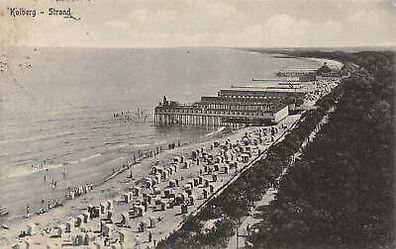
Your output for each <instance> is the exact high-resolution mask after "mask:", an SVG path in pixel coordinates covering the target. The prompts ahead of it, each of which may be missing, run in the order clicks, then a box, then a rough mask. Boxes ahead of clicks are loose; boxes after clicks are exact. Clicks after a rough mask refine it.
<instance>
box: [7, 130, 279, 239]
mask: <svg viewBox="0 0 396 249" xmlns="http://www.w3.org/2000/svg"><path fill="white" fill-rule="evenodd" d="M252 129H257V127H247V128H242V129H238V130H235V131H233V132H228V133H227V134H226V135H223V136H221V137H220V138H219V137H216V136H214V137H213V136H212V137H210V138H208V139H207V140H205V141H202V142H197V143H192V144H187V145H185V146H181V147H178V148H176V149H174V150H166V151H163V152H162V153H160V154H159V155H157V156H155V157H152V158H146V159H143V160H142V161H141V162H140V163H138V164H136V165H135V166H133V169H134V171H136V172H134V177H135V178H134V179H136V178H139V179H140V180H141V179H144V178H145V177H148V176H149V171H150V168H152V167H153V165H154V164H155V163H156V162H158V161H159V162H160V163H161V164H166V163H167V162H169V161H171V160H172V158H174V156H176V155H182V154H184V155H185V156H188V155H189V151H193V150H196V149H197V148H200V147H205V148H210V144H213V142H214V141H217V140H219V139H220V140H226V139H233V140H235V141H236V140H238V139H237V138H240V137H241V136H242V135H243V133H244V132H245V131H249V130H252ZM270 144H272V143H270ZM270 144H266V146H269V145H270ZM126 169H127V168H126ZM193 171H195V173H194V172H190V171H189V170H184V171H183V173H181V174H182V175H184V176H182V178H185V179H187V178H188V177H189V176H191V174H197V173H198V172H197V170H196V169H195V170H193ZM135 174H136V176H135ZM219 177H220V176H219ZM221 177H223V176H221ZM223 180H225V179H222V180H221V182H219V183H218V186H216V187H215V188H216V191H217V190H218V188H221V187H223V186H224V184H225V183H224V182H223ZM138 182H139V181H136V182H135V184H134V185H136V184H137V183H138ZM125 183H127V184H130V183H131V179H129V180H128V170H125V169H124V170H121V171H120V172H117V173H115V174H114V176H112V177H111V178H110V179H108V181H105V182H104V183H103V184H101V185H99V186H97V187H96V188H94V189H93V190H92V192H88V193H87V194H86V195H84V196H82V197H79V198H77V199H74V200H71V201H66V202H65V203H64V205H63V206H61V207H58V208H56V209H53V210H51V211H49V212H47V213H45V214H43V215H39V216H33V217H31V218H30V219H29V223H32V222H33V223H35V224H37V225H36V227H37V229H40V230H42V229H44V228H48V227H55V226H58V225H60V223H61V222H60V220H68V219H69V218H70V217H73V216H77V215H78V214H79V213H80V210H83V209H85V208H86V206H87V203H93V204H94V203H95V205H98V204H99V203H100V201H103V200H104V199H108V198H111V199H113V200H115V199H117V197H118V196H119V195H120V193H122V192H123V191H126V189H125V185H127V184H125ZM123 186H124V187H123ZM216 191H214V193H216ZM197 202H198V201H197ZM197 207H198V206H197ZM124 211H125V210H124ZM164 216H165V215H164ZM176 217H177V216H176ZM169 218H170V220H166V219H169ZM176 219H177V220H179V221H182V220H183V218H182V217H181V216H180V217H177V218H176ZM165 222H166V223H167V225H166V226H165V227H163V228H162V229H165V230H167V231H168V228H169V227H172V226H173V229H172V230H169V231H168V232H167V233H165V234H164V233H161V234H154V233H153V236H154V237H156V238H157V237H158V238H159V239H163V238H164V237H163V236H164V235H166V234H170V232H172V231H173V230H174V229H176V227H175V225H177V224H179V223H180V222H176V220H175V217H173V218H172V215H171V216H169V217H165ZM169 222H171V223H169ZM26 223H27V221H26V220H18V221H17V222H16V223H14V224H13V225H12V226H11V227H10V229H9V230H5V229H1V230H0V239H1V240H3V241H7V243H6V244H7V245H11V244H12V243H16V242H17V241H18V239H17V237H18V233H19V232H20V231H21V230H23V229H24V226H26ZM171 224H172V225H171ZM12 238H13V239H12ZM32 238H36V236H34V237H32ZM159 239H158V240H159ZM40 240H42V238H40ZM158 240H157V241H158Z"/></svg>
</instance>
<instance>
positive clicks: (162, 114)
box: [154, 88, 306, 127]
mask: <svg viewBox="0 0 396 249" xmlns="http://www.w3.org/2000/svg"><path fill="white" fill-rule="evenodd" d="M305 94H306V92H305V91H303V90H299V89H284V88H276V89H259V88H249V89H247V88H232V89H226V90H220V91H219V92H218V95H217V96H215V97H208V96H203V97H201V101H199V102H197V103H194V104H192V105H182V104H179V103H177V102H175V101H168V100H167V99H166V97H164V98H163V101H162V102H160V103H159V105H158V106H157V107H155V109H154V124H155V126H212V127H218V126H249V125H269V124H277V123H278V122H279V121H281V120H282V119H284V118H285V117H286V116H288V114H289V110H292V109H294V108H295V106H296V103H302V100H303V98H304V96H305Z"/></svg>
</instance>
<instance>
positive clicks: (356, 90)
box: [249, 52, 396, 248]
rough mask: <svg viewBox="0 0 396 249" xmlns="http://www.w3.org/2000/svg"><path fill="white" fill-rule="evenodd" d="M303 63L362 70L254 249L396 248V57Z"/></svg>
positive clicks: (346, 86)
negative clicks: (345, 65)
mask: <svg viewBox="0 0 396 249" xmlns="http://www.w3.org/2000/svg"><path fill="white" fill-rule="evenodd" d="M296 55H298V56H307V57H324V58H331V59H337V60H339V61H343V62H344V63H347V62H348V63H349V62H353V63H354V64H356V65H358V66H359V69H358V70H355V71H354V72H353V73H352V75H351V77H350V78H348V79H345V80H344V81H343V83H342V84H341V85H340V86H339V87H338V89H337V91H339V92H340V94H341V95H342V98H341V99H340V101H339V102H338V108H337V111H336V112H335V113H334V114H333V115H332V116H331V120H330V122H329V123H328V124H327V125H326V126H325V127H324V128H323V129H322V130H321V132H320V133H319V134H318V136H317V137H316V139H315V141H314V143H312V144H310V145H309V146H308V147H307V148H306V150H305V151H304V153H303V156H302V157H301V159H300V160H298V161H297V162H296V165H295V166H294V167H293V168H292V169H291V170H290V171H289V173H288V174H287V176H286V177H285V178H284V180H283V181H282V183H281V187H280V189H279V191H278V194H277V196H276V200H275V201H274V202H272V203H271V204H270V205H269V207H267V208H266V209H265V210H263V212H262V217H261V218H262V221H261V222H260V223H259V224H257V225H255V226H254V229H253V231H254V232H253V234H252V235H251V236H250V238H249V240H250V242H251V243H252V244H253V248H394V247H395V242H394V241H395V230H394V229H395V227H394V225H395V221H396V220H395V217H396V213H395V206H394V193H395V192H394V183H395V182H394V178H395V175H394V151H395V146H394V139H395V136H394V129H395V123H394V82H395V78H394V76H395V64H394V54H393V53H391V52H360V53H343V52H335V53H328V52H297V53H296ZM322 105H323V103H322Z"/></svg>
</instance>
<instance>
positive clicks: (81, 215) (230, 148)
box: [0, 82, 336, 248]
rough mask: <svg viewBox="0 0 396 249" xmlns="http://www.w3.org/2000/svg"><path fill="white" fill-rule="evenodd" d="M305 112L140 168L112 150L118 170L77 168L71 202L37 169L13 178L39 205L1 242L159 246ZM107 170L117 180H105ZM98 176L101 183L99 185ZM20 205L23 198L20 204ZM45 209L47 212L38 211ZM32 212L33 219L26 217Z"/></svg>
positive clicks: (180, 149)
mask: <svg viewBox="0 0 396 249" xmlns="http://www.w3.org/2000/svg"><path fill="white" fill-rule="evenodd" d="M335 85H336V84H335V83H333V82H321V83H320V84H317V85H316V87H320V88H321V91H322V94H326V93H328V92H330V90H331V88H332V87H334V86H335ZM314 87H315V86H314ZM318 98H319V96H310V95H307V97H306V101H305V103H306V105H313V104H314V103H315V102H316V100H317V99H318ZM299 117H300V115H292V116H288V117H287V118H285V119H283V120H282V121H281V122H279V123H278V124H277V125H276V126H267V127H246V128H242V129H237V130H234V131H232V132H229V133H227V134H225V133H222V132H219V133H216V132H215V133H213V134H210V136H207V137H206V140H205V141H202V142H197V143H191V144H188V143H186V144H181V145H180V146H178V145H177V144H176V147H175V149H170V150H162V151H159V150H153V151H152V152H151V154H150V156H148V155H149V154H147V156H148V157H147V158H144V159H138V160H136V161H137V162H136V164H133V165H131V164H129V165H127V164H122V160H123V159H124V158H119V157H116V156H115V157H114V155H113V158H108V159H111V162H112V163H113V164H112V166H113V167H112V168H109V169H103V170H101V171H98V172H97V175H98V178H97V179H95V177H94V178H92V177H91V178H89V179H86V178H84V171H83V170H80V171H78V175H76V176H73V177H76V178H78V177H81V180H82V182H86V185H83V186H80V187H79V188H71V190H70V191H69V193H71V192H73V194H68V197H67V198H66V199H69V200H67V201H64V200H65V187H66V186H62V181H60V184H59V185H58V186H56V188H53V185H52V187H50V186H49V184H48V183H47V182H44V183H43V178H42V177H43V175H42V174H41V175H40V174H37V179H35V182H34V184H32V185H31V186H28V187H27V186H26V184H24V183H23V182H20V183H14V185H15V184H20V187H21V188H26V189H28V190H29V191H26V196H21V197H20V198H21V200H20V201H24V202H28V201H29V200H32V201H35V203H38V205H37V204H36V205H29V209H26V210H25V212H24V211H23V210H21V211H20V213H21V215H19V216H14V217H8V220H3V223H4V224H5V225H6V226H5V227H3V228H2V229H1V230H0V245H1V247H2V248H3V247H4V248H60V247H62V248H102V247H106V246H107V247H110V246H111V248H154V247H155V245H156V244H157V243H158V241H160V240H162V239H165V238H166V237H167V236H169V234H171V233H172V231H174V230H176V229H178V227H179V226H180V225H181V224H182V222H183V220H184V219H185V217H187V216H188V215H190V214H192V213H196V212H197V209H199V208H200V207H202V206H203V205H205V203H206V202H207V200H208V199H210V198H211V197H212V196H214V195H218V194H219V193H220V192H221V189H223V187H224V186H225V185H227V184H229V183H230V182H232V181H234V180H235V179H236V178H237V177H238V176H239V175H240V172H241V171H243V169H246V168H247V167H249V166H250V165H251V164H252V162H253V161H255V160H257V159H258V158H260V156H261V155H262V154H263V153H264V152H265V150H266V149H268V148H269V147H270V146H271V145H272V144H273V143H276V142H277V141H280V140H282V138H283V136H284V135H285V134H286V133H287V132H289V130H290V129H291V128H292V127H293V125H294V124H295V123H296V122H297V121H298V119H299ZM157 152H158V153H157ZM108 156H109V157H111V155H108ZM101 159H103V158H101V157H98V158H92V159H91V160H89V163H98V164H100V160H101ZM87 163H88V162H87ZM91 175H92V174H91ZM103 175H108V176H110V177H108V179H107V180H106V181H105V182H103ZM98 179H101V180H102V184H98ZM47 181H48V179H47ZM65 182H66V181H65ZM91 183H93V184H92V185H91ZM63 184H65V183H63ZM13 187H15V186H13ZM219 190H220V191H219ZM43 191H44V192H45V191H47V192H46V193H47V198H48V199H51V200H52V199H56V200H59V203H61V205H60V206H58V207H56V208H51V209H48V208H46V207H45V206H46V204H48V203H47V202H48V201H45V200H44V201H43V202H42V203H40V201H38V202H37V195H38V194H40V193H42V192H43ZM9 194H10V195H12V193H9ZM36 194H37V195H36ZM10 198H11V197H10ZM13 198H14V197H13ZM21 204H22V203H18V202H16V203H15V206H16V207H17V206H19V207H20V206H21ZM40 209H41V210H42V211H43V212H44V213H43V214H40V215H37V214H36V213H37V212H38V211H40ZM24 213H25V215H23V214H24ZM27 213H29V216H30V217H29V218H26V217H25V216H26V214H27Z"/></svg>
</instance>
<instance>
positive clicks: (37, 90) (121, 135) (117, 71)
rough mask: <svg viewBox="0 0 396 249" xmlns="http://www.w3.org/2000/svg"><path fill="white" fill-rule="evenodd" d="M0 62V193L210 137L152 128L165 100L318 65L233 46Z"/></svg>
mask: <svg viewBox="0 0 396 249" xmlns="http://www.w3.org/2000/svg"><path fill="white" fill-rule="evenodd" d="M0 56H1V57H0V60H1V61H0V62H1V72H0V186H1V184H3V183H5V182H7V179H8V180H9V179H18V178H20V177H23V179H26V177H29V175H34V174H36V173H34V172H35V171H37V170H40V169H44V168H51V167H54V168H56V167H62V168H67V170H73V168H82V167H97V165H96V164H89V163H87V162H88V161H90V160H97V161H98V162H100V164H104V165H105V164H106V163H109V164H110V162H112V164H114V163H115V162H117V163H119V164H122V163H124V162H125V161H126V160H127V159H128V158H131V156H132V155H136V154H137V153H138V151H139V150H140V151H146V150H149V149H150V148H155V147H159V146H163V147H164V148H165V147H166V146H167V144H169V143H176V142H181V143H188V142H191V141H197V140H199V139H203V138H205V136H207V135H208V134H209V133H212V132H213V130H210V129H207V128H197V127H195V128H192V127H190V128H180V127H173V128H172V127H168V128H159V127H154V126H153V123H152V120H153V109H154V107H155V106H156V105H157V104H158V102H159V101H160V100H162V98H163V96H166V97H167V99H170V100H177V101H179V102H181V103H194V102H197V101H199V100H200V97H201V96H203V95H206V96H215V95H216V94H217V92H218V91H219V90H220V89H222V88H229V87H230V86H231V85H243V84H246V83H249V84H250V85H252V84H253V82H251V79H253V78H254V79H274V78H275V73H276V72H277V71H278V70H280V69H287V68H318V67H320V66H321V65H322V64H323V61H322V60H318V59H309V58H282V57H279V56H276V55H274V54H266V53H257V52H251V51H248V50H243V49H231V48H168V49H161V48H153V49H132V48H131V49H127V48H117V49H111V48H12V49H8V50H7V51H2V54H1V55H0ZM116 114H119V115H116ZM120 114H121V115H120ZM100 158H102V159H103V160H98V159H100ZM90 172H95V173H97V172H96V171H94V170H92V171H89V170H88V169H87V171H86V172H85V174H90ZM21 179H22V178H21Z"/></svg>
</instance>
